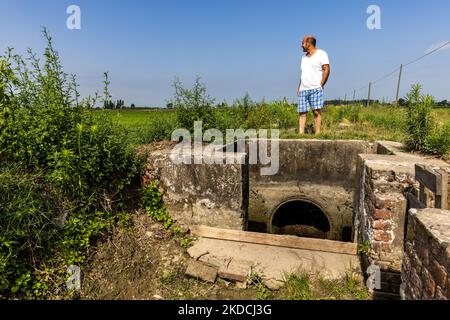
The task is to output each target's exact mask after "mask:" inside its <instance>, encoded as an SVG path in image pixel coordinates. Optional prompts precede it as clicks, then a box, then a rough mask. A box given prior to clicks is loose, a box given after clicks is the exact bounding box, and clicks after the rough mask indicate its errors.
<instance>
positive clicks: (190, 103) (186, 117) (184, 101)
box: [171, 77, 217, 132]
mask: <svg viewBox="0 0 450 320" xmlns="http://www.w3.org/2000/svg"><path fill="white" fill-rule="evenodd" d="M173 87H174V89H175V95H174V97H173V100H172V102H171V103H172V104H173V106H174V107H175V109H176V115H177V120H178V125H179V126H180V127H181V128H183V129H187V130H189V131H190V132H194V122H195V121H202V122H203V129H204V130H208V129H214V128H216V125H217V123H216V117H215V115H216V114H215V112H214V107H213V105H214V99H213V98H211V97H210V96H209V95H208V94H207V93H206V87H205V85H204V84H203V83H201V82H200V78H199V77H197V78H196V80H195V83H194V86H193V87H192V89H187V88H185V87H184V86H183V84H182V83H181V81H180V80H179V79H175V81H174V83H173Z"/></svg>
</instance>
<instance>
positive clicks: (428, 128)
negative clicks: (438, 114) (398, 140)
mask: <svg viewBox="0 0 450 320" xmlns="http://www.w3.org/2000/svg"><path fill="white" fill-rule="evenodd" d="M421 89H422V87H421V85H420V84H415V85H413V86H412V88H411V91H410V92H409V93H408V95H407V98H408V106H407V113H406V136H407V138H406V143H407V144H408V146H409V147H410V148H411V149H413V150H416V151H423V150H424V149H425V146H426V141H427V139H428V137H429V135H430V134H431V133H432V131H433V128H434V126H435V122H434V119H433V118H432V115H431V110H432V107H433V104H434V101H433V98H432V97H431V96H429V95H422V94H421Z"/></svg>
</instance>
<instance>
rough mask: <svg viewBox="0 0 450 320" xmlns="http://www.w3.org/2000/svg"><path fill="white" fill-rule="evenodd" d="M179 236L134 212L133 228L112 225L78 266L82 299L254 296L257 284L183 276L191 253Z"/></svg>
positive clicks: (224, 298)
mask: <svg viewBox="0 0 450 320" xmlns="http://www.w3.org/2000/svg"><path fill="white" fill-rule="evenodd" d="M183 239H186V238H185V237H183V236H181V235H174V234H173V233H172V231H168V230H165V229H164V228H163V227H162V225H161V224H158V223H154V222H152V221H151V219H150V218H149V217H148V216H147V215H145V214H135V215H133V226H132V227H131V228H129V229H116V230H114V232H113V235H112V237H111V238H110V239H108V240H107V241H105V242H103V243H99V244H98V246H97V249H96V251H95V253H94V254H93V255H92V257H91V261H90V263H89V264H88V267H87V269H85V270H82V272H83V278H82V289H81V299H95V300H97V299H100V300H116V299H118V300H141V299H145V300H148V299H151V300H158V299H165V300H170V299H183V300H184V299H186V300H190V299H214V300H216V299H221V300H228V299H233V300H248V299H254V298H255V295H256V289H255V288H252V287H251V288H243V289H242V288H237V287H236V286H235V284H233V283H231V282H226V281H223V280H220V279H219V280H218V281H217V282H216V283H215V284H208V283H204V282H201V281H198V280H196V279H192V278H188V277H187V276H185V275H184V271H185V269H186V263H187V261H188V259H189V255H188V254H187V252H186V248H185V247H183V246H182V240H183Z"/></svg>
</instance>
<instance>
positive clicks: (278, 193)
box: [144, 140, 450, 298]
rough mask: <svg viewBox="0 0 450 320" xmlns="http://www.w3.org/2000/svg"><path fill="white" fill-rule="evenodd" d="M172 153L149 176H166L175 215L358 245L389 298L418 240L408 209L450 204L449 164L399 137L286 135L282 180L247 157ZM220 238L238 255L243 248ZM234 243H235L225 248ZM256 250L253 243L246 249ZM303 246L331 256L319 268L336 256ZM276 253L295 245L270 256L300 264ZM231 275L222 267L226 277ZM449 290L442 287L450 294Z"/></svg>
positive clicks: (161, 154) (309, 253) (164, 187)
mask: <svg viewBox="0 0 450 320" xmlns="http://www.w3.org/2000/svg"><path fill="white" fill-rule="evenodd" d="M169 155H170V149H166V150H159V151H154V152H151V153H150V155H149V161H148V166H147V172H146V176H145V177H146V178H145V179H144V180H146V181H149V180H153V179H157V180H158V181H159V185H160V189H161V191H162V193H163V195H164V201H165V203H166V205H167V208H168V211H169V213H170V215H171V216H172V217H173V218H174V219H175V220H177V221H178V222H179V223H181V224H184V225H186V226H188V227H190V228H191V227H194V226H198V225H205V226H209V227H215V228H223V229H231V230H240V231H243V230H250V231H259V232H265V233H274V234H281V235H297V236H300V237H308V238H321V239H327V240H333V241H349V242H353V243H354V244H355V245H356V244H358V245H359V246H361V248H363V249H364V250H362V252H361V269H362V270H363V271H364V270H368V268H369V267H371V266H372V267H373V266H376V267H379V269H380V271H381V287H380V288H378V289H377V290H376V291H375V293H377V294H380V295H382V296H387V297H399V293H400V284H401V271H402V263H407V262H408V261H409V260H405V261H406V262H404V261H403V258H404V252H405V237H406V236H408V237H411V235H407V234H406V232H405V230H406V228H407V226H408V221H409V220H410V219H409V218H408V210H409V209H410V208H426V207H441V208H449V207H450V201H449V199H450V197H449V196H448V191H449V190H450V185H448V183H449V181H450V179H449V176H450V165H449V164H448V163H446V162H444V161H440V160H437V159H435V158H432V157H423V156H418V155H414V154H410V153H407V152H405V151H404V149H403V146H402V145H401V144H399V143H394V142H383V141H378V142H373V143H371V142H363V141H322V140H280V141H279V171H278V173H277V174H276V175H273V176H263V175H261V170H260V169H261V166H260V165H253V164H252V165H250V164H248V156H247V155H246V154H234V156H236V157H244V158H245V159H246V161H244V163H243V164H230V165H194V164H192V165H175V164H174V163H173V162H172V161H171V159H170V157H169ZM228 156H230V154H228ZM224 157H227V155H224ZM418 168H419V169H418ZM417 170H419V173H417V172H418V171H417ZM430 172H431V173H430ZM438 186H440V187H438ZM216 240H220V241H215V244H217V246H218V247H220V248H222V249H221V250H222V252H229V254H230V256H231V255H232V253H233V250H237V251H239V250H244V246H241V247H240V246H239V245H236V243H234V244H231V243H229V242H226V243H225V242H221V241H229V240H223V239H222V240H221V239H216ZM202 241H203V240H202ZM237 243H239V241H238V242H237ZM324 243H325V242H324ZM340 243H341V242H335V244H336V246H339V244H340ZM424 243H425V242H424ZM225 244H226V246H229V248H233V249H232V250H231V249H230V250H225ZM259 245H261V244H259ZM250 247H252V246H251V244H246V245H245V248H246V249H245V250H247V249H248V248H250ZM409 247H410V248H415V249H414V250H419V248H418V247H414V245H409ZM239 248H241V249H239ZM252 248H253V249H255V250H256V247H252ZM258 248H259V247H258ZM291 249H292V248H291ZM248 250H249V251H248V252H250V251H251V249H248ZM258 250H263V251H264V250H266V249H258ZM267 250H269V249H267ZM296 250H300V251H298V252H297V253H296V257H297V258H293V257H294V255H292V256H291V257H292V259H294V260H295V259H298V260H299V261H303V260H304V259H306V260H308V259H310V258H311V257H314V256H316V257H319V256H323V257H322V258H324V259H325V260H323V263H322V264H313V265H314V266H315V267H316V268H318V269H320V268H323V265H326V264H327V263H335V261H336V260H334V258H332V257H331V256H330V255H323V254H322V255H321V254H318V253H317V252H316V251H314V250H311V249H302V248H300V249H299V248H296ZM302 250H303V251H302ZM305 250H306V251H305ZM414 250H413V251H414ZM275 251H278V252H285V251H286V250H284V249H280V248H279V247H277V248H272V249H270V250H269V251H267V252H266V251H264V252H265V253H264V254H270V255H272V256H271V257H272V259H273V261H274V263H283V262H282V261H286V266H288V267H289V266H292V265H294V263H292V264H291V262H293V261H291V260H290V258H287V257H286V259H287V260H284V258H282V257H279V256H276V255H275ZM319 251H320V250H319ZM413 251H411V252H409V254H410V255H411V256H413V255H414V252H413ZM246 252H247V251H246ZM261 252H262V251H261ZM290 252H291V251H290ZM219 253H220V252H218V253H217V254H219ZM291 253H292V252H291ZM291 253H289V252H287V251H286V252H285V254H286V255H287V256H290V255H291ZM234 254H237V255H239V252H234ZM335 254H339V253H335ZM210 256H215V254H210ZM252 257H253V255H252ZM205 259H206V258H205ZM251 259H253V258H251ZM251 259H250V260H251ZM254 259H255V261H257V260H258V258H257V257H254ZM302 259H303V260H302ZM327 259H328V260H327ZM200 260H201V259H200ZM258 261H259V260H258ZM289 261H291V262H289ZM204 262H208V263H210V262H211V261H204ZM306 265H308V264H306ZM338 265H339V264H338ZM339 266H340V267H339V268H341V267H342V265H339ZM441 266H442V267H446V266H445V265H441ZM273 267H274V268H275V266H273ZM218 268H219V269H220V266H218ZM244 269H245V268H244ZM277 270H279V269H277ZM283 270H284V269H283ZM436 270H438V269H436ZM229 273H230V272H228V271H227V270H221V271H219V276H220V275H222V276H224V277H227V274H229ZM409 277H410V275H404V277H403V279H404V280H405V281H409V279H410V278H409ZM272 278H273V279H278V278H277V277H275V276H274V275H273V277H272ZM278 280H279V279H278ZM278 280H277V281H278ZM403 287H405V284H404V285H403ZM407 288H409V287H408V286H406V287H405V291H404V292H405V293H404V296H405V297H407V298H408V297H412V298H414V297H418V296H419V294H417V293H415V294H413V293H412V292H414V290H416V291H417V290H419V289H417V288H416V289H407ZM446 288H447V287H442V286H440V289H441V291H442V293H443V294H446V292H447V291H445V290H447V289H446ZM408 290H409V291H408ZM430 290H431V289H430ZM435 290H437V287H436V288H435ZM408 294H409V295H408ZM420 296H421V297H429V296H430V295H427V296H423V295H420ZM440 296H441V295H440Z"/></svg>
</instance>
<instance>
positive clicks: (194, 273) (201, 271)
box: [185, 260, 217, 283]
mask: <svg viewBox="0 0 450 320" xmlns="http://www.w3.org/2000/svg"><path fill="white" fill-rule="evenodd" d="M185 273H186V275H188V276H190V277H193V278H197V279H201V280H203V281H206V282H211V283H214V282H216V278H217V268H215V267H213V266H210V265H208V264H205V263H202V262H200V261H197V260H190V261H188V265H187V268H186V272H185Z"/></svg>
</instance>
